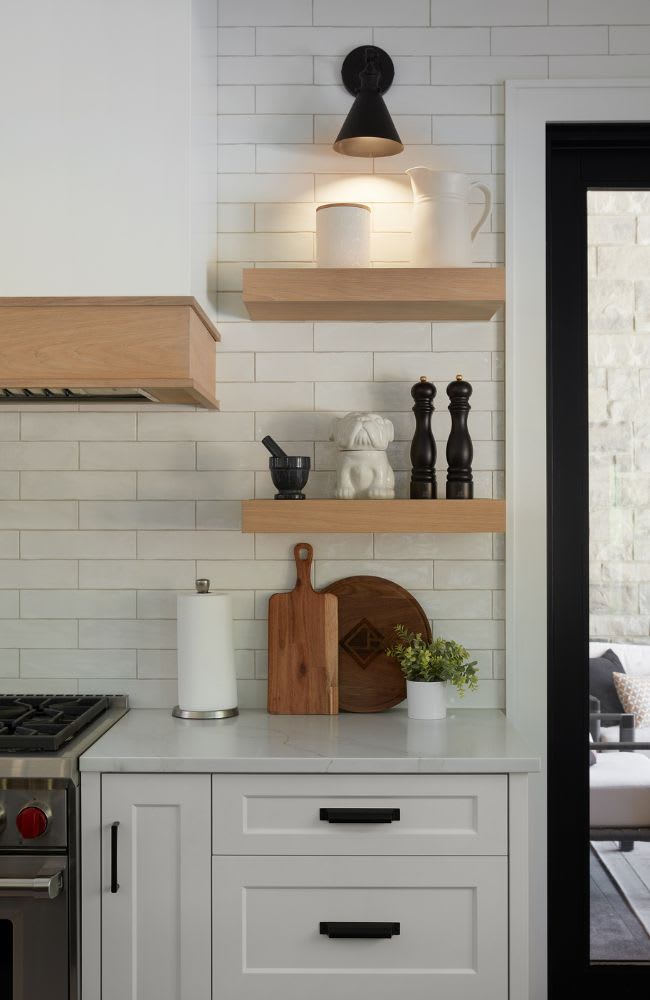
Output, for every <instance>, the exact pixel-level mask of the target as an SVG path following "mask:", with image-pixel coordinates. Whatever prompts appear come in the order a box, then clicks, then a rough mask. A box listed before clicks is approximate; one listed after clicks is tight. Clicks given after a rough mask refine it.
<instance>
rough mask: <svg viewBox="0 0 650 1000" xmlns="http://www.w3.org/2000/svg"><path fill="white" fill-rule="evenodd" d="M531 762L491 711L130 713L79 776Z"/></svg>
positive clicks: (510, 766) (513, 767) (418, 769)
mask: <svg viewBox="0 0 650 1000" xmlns="http://www.w3.org/2000/svg"><path fill="white" fill-rule="evenodd" d="M539 767H540V762H539V759H538V758H537V757H536V756H535V755H534V754H533V753H532V752H531V751H530V750H529V749H528V748H527V747H526V745H525V743H524V741H523V740H522V739H521V738H520V736H519V734H518V733H517V732H516V730H515V729H514V727H513V726H512V725H511V724H510V722H509V721H508V720H507V719H506V717H505V715H504V714H503V713H502V712H500V711H497V710H486V709H467V710H454V711H450V712H449V713H448V715H447V718H446V719H442V720H437V721H435V722H418V721H414V720H412V719H409V718H408V717H407V714H406V712H405V711H404V709H399V708H398V709H393V710H392V711H390V712H382V713H378V714H373V715H353V714H341V715H337V716H286V715H285V716H278V715H268V714H267V713H266V712H264V711H261V710H250V711H244V712H242V714H241V715H240V716H238V717H237V718H234V719H223V720H219V721H205V722H197V721H188V720H183V719H174V718H172V716H171V714H170V713H169V712H167V711H162V710H158V709H135V710H132V711H130V712H129V713H128V715H126V716H125V717H124V718H123V719H121V720H120V721H119V722H118V723H117V725H115V726H114V727H113V728H112V729H111V730H110V731H109V732H108V733H106V734H105V735H104V736H103V737H102V738H101V739H100V740H99V741H98V742H97V743H95V745H94V746H93V747H91V748H90V750H88V751H87V752H86V753H85V754H84V755H83V756H82V758H81V770H82V771H133V772H155V771H158V772H169V771H175V772H179V771H180V772H182V771H188V772H222V773H226V772H240V773H242V772H257V773H259V772H268V773H291V772H294V773H314V774H316V773H318V774H325V773H330V774H346V773H347V774H354V773H357V774H360V773H366V774H369V773H373V772H376V773H383V774H391V773H392V774H418V773H422V774H433V773H441V772H449V773H463V772H465V773H480V772H483V773H486V772H528V771H538V770H539Z"/></svg>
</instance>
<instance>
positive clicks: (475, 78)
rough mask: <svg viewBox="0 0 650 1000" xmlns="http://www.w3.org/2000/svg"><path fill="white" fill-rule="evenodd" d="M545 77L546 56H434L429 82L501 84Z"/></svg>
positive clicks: (546, 71) (546, 70) (546, 73)
mask: <svg viewBox="0 0 650 1000" xmlns="http://www.w3.org/2000/svg"><path fill="white" fill-rule="evenodd" d="M545 76H548V57H547V56H545V55H544V56H434V57H433V58H432V60H431V83H434V84H447V85H449V84H469V83H489V84H494V83H502V82H503V81H504V80H522V79H530V78H532V79H542V78H544V77H545Z"/></svg>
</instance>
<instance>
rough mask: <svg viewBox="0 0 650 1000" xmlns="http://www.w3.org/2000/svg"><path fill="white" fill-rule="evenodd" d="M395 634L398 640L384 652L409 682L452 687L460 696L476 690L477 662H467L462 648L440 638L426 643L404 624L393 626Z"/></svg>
mask: <svg viewBox="0 0 650 1000" xmlns="http://www.w3.org/2000/svg"><path fill="white" fill-rule="evenodd" d="M395 632H396V633H397V636H398V639H399V641H398V642H396V643H395V644H394V645H393V646H390V647H389V648H388V649H387V650H386V653H387V654H388V656H392V657H393V658H394V659H395V660H397V662H398V663H399V665H400V667H401V668H402V673H403V674H404V676H405V677H406V679H407V680H408V681H428V682H432V681H442V682H443V683H447V684H453V686H454V687H455V688H456V690H457V691H458V694H459V695H460V696H461V697H462V696H463V695H464V694H465V692H466V691H476V688H477V687H478V671H477V669H476V662H477V661H476V660H470V658H469V653H468V652H467V650H466V649H465V647H464V646H461V645H460V644H459V643H457V642H454V641H453V639H441V638H439V637H437V638H435V639H432V640H431V642H427V640H426V639H423V638H422V635H421V633H420V632H417V633H416V632H409V630H408V629H407V628H406V627H405V626H404V625H396V626H395Z"/></svg>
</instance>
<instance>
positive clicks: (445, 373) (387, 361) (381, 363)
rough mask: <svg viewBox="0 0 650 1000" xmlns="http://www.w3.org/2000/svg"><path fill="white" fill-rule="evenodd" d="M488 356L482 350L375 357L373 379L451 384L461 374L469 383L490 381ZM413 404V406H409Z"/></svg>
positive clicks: (378, 355) (388, 353) (379, 353)
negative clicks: (445, 382) (425, 380)
mask: <svg viewBox="0 0 650 1000" xmlns="http://www.w3.org/2000/svg"><path fill="white" fill-rule="evenodd" d="M491 364H492V360H491V355H490V354H489V353H488V352H487V351H485V352H480V351H468V352H461V351H458V352H453V353H452V352H449V353H447V352H443V351H440V352H436V353H433V354H432V353H426V354H420V353H409V352H404V353H399V354H395V353H390V352H385V353H384V352H377V353H376V354H375V379H377V381H378V382H404V381H407V380H408V381H410V382H411V383H413V382H416V381H417V380H418V378H419V377H420V376H421V375H426V376H427V378H428V379H429V380H430V381H433V382H437V381H438V380H441V381H447V382H448V381H450V380H451V379H453V378H454V377H455V376H456V375H457V374H458V373H461V374H462V375H463V376H464V377H465V378H466V379H469V381H470V382H471V381H473V380H477V381H483V380H486V381H487V380H489V379H490V377H491ZM411 405H412V404H411Z"/></svg>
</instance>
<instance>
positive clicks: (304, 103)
mask: <svg viewBox="0 0 650 1000" xmlns="http://www.w3.org/2000/svg"><path fill="white" fill-rule="evenodd" d="M391 94H392V91H391ZM350 103H351V102H350V96H349V94H347V93H346V91H345V90H344V88H343V87H341V86H329V87H323V86H313V85H310V84H294V85H293V86H286V85H282V84H267V85H266V86H264V87H257V88H256V94H255V111H256V112H257V114H261V115H268V114H277V113H278V112H279V111H281V112H282V113H283V114H286V115H304V114H320V115H336V114H341V115H343V116H345V115H346V114H347V113H348V111H349V110H350ZM291 200H292V199H290V198H287V199H286V201H291ZM293 200H294V201H295V199H293Z"/></svg>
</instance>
